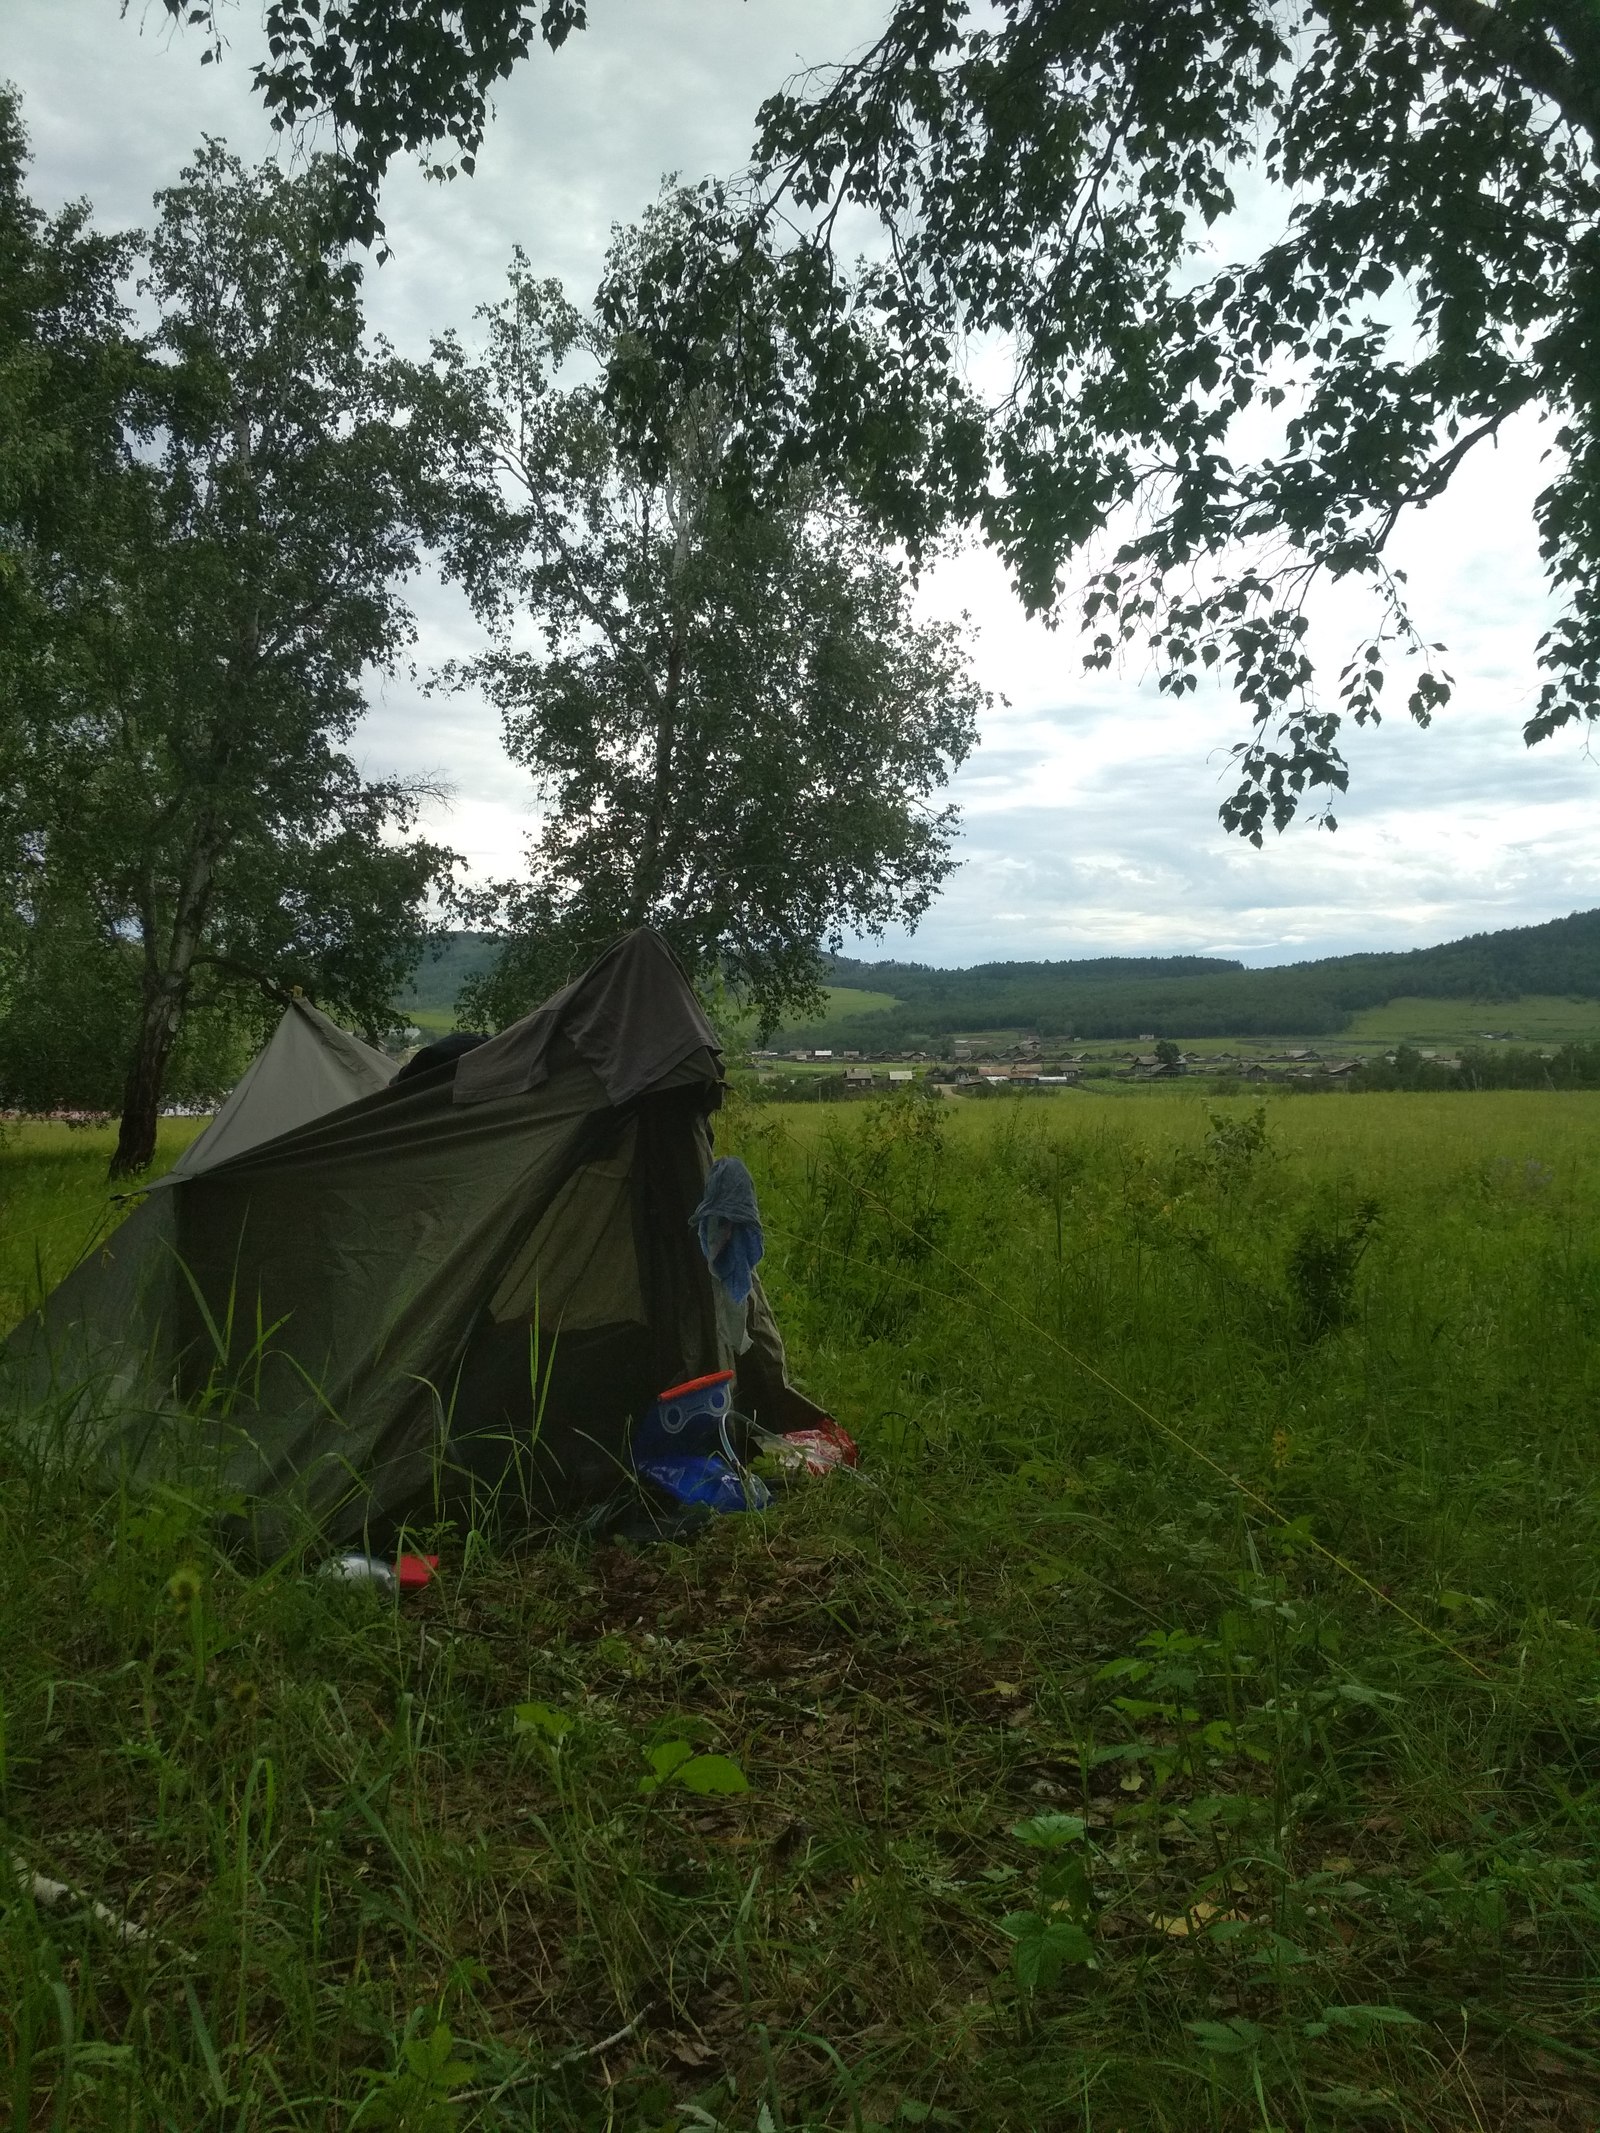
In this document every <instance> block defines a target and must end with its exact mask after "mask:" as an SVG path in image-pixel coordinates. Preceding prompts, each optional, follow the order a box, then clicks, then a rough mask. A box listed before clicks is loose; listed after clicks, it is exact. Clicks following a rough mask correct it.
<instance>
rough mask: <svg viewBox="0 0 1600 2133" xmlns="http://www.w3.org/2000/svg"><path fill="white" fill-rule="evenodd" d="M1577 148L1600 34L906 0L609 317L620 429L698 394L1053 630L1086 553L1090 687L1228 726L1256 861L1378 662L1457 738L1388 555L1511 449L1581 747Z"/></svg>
mask: <svg viewBox="0 0 1600 2133" xmlns="http://www.w3.org/2000/svg"><path fill="white" fill-rule="evenodd" d="M1597 139H1600V15H1597V14H1596V12H1595V10H1594V8H1593V6H1592V5H1591V4H1589V0H1500V4H1497V5H1496V4H1489V0H1419V4H1404V5H1402V4H1399V0H1309V4H1307V5H1305V6H1303V7H1301V8H1298V9H1296V10H1294V11H1290V10H1287V9H1285V8H1284V7H1282V6H1281V5H1278V4H1276V0H1195V4H1193V5H1187V6H1183V7H1172V6H1169V5H1166V4H1164V0H1140V4H1136V5H1134V6H1131V7H1130V6H1123V5H1110V4H1107V0H1088V4H1084V0H997V4H996V5H995V6H993V7H978V6H977V5H975V4H974V0H899V4H897V5H895V6H894V7H893V9H892V10H891V12H890V16H889V20H888V22H887V25H886V27H885V28H884V30H883V33H882V35H881V36H880V37H879V38H878V39H877V41H876V42H875V43H874V44H873V45H872V46H871V48H870V49H869V50H868V51H867V52H866V53H865V54H864V55H863V56H862V57H861V58H859V59H858V60H856V61H854V62H853V63H851V64H850V65H847V66H844V67H841V68H838V69H834V70H831V71H829V72H826V73H822V74H819V75H817V76H814V77H812V78H810V79H808V80H806V81H803V82H801V83H800V84H799V85H797V86H795V87H793V88H791V89H790V90H786V91H785V92H784V93H782V94H779V95H777V96H775V97H773V98H772V99H771V100H770V101H769V102H768V103H767V104H766V105H765V106H764V108H763V110H762V113H761V116H760V141H759V148H758V159H757V165H756V169H755V172H754V175H753V177H752V179H751V180H750V182H749V183H748V185H746V186H744V187H742V188H737V189H734V190H732V191H730V190H727V189H725V188H721V187H717V186H708V187H706V188H705V189H704V191H703V194H702V201H703V208H704V214H703V219H702V222H701V225H700V228H699V231H698V233H697V241H696V242H695V243H693V244H690V245H687V246H685V245H682V244H679V245H676V246H673V247H668V248H665V249H663V251H662V252H661V254H660V255H659V257H658V260H657V262H656V271H655V273H654V274H653V275H646V276H644V277H641V278H636V279H635V280H634V281H633V282H632V283H631V284H630V285H628V286H627V287H619V288H617V289H616V290H614V291H612V292H610V295H609V300H608V308H609V311H610V315H611V316H612V317H613V321H614V323H619V324H620V323H622V322H623V321H624V320H626V321H627V323H629V324H630V325H631V326H632V327H633V328H634V330H635V334H636V339H635V340H634V341H633V342H632V343H630V344H626V345H625V347H624V357H625V360H624V361H622V362H621V363H619V365H618V366H617V367H616V369H615V370H614V373H613V377H612V392H613V396H614V399H615V401H616V403H617V404H618V406H619V407H620V408H621V409H623V410H624V411H625V413H626V414H627V417H628V419H629V421H630V423H631V425H632V427H633V429H634V431H635V433H636V435H637V436H638V437H639V439H640V440H641V442H642V443H643V445H644V447H645V449H646V452H647V454H648V453H650V452H653V453H654V454H655V455H657V457H659V456H660V455H661V454H662V453H663V452H664V451H665V450H666V448H667V437H666V432H665V428H664V423H665V420H666V418H665V415H664V413H663V409H664V407H665V406H666V405H667V404H668V402H667V400H666V399H665V398H664V396H663V393H662V390H661V380H662V379H663V377H670V378H674V379H683V378H686V377H687V378H688V379H690V380H691V381H692V382H694V383H695V384H696V385H698V386H700V387H702V388H703V387H704V386H706V385H707V384H709V383H710V382H712V381H713V380H714V381H715V382H716V384H717V386H718V387H719V389H720V390H721V391H722V392H723V394H724V395H725V396H726V398H727V400H728V403H729V404H730V406H733V407H736V408H737V410H738V413H739V417H740V428H739V432H738V435H737V436H736V438H735V439H734V442H733V445H732V447H731V452H730V464H731V465H732V466H733V467H735V468H736V469H737V470H738V471H740V472H742V474H743V476H744V478H745V479H746V481H747V482H748V483H749V484H750V485H751V486H753V487H756V488H757V489H759V488H760V487H761V486H762V485H763V484H764V483H765V482H766V481H768V480H769V479H771V477H772V473H773V470H774V469H778V470H785V469H788V468H790V467H792V466H793V465H795V464H796V463H824V464H826V465H828V466H829V467H831V468H835V469H839V470H843V472H844V474H845V478H846V479H847V480H849V482H850V483H851V484H852V486H853V487H854V489H855V491H856V493H857V494H858V495H859V496H860V497H862V498H863V499H864V500H865V501H866V502H867V503H868V504H869V506H870V507H871V508H872V510H873V511H874V512H875V513H876V514H877V515H878V516H879V517H880V518H881V519H882V520H883V521H884V522H885V523H886V524H888V525H889V526H890V527H892V528H893V530H894V531H895V532H896V533H897V534H898V535H900V536H901V537H902V538H903V539H905V540H906V541H907V542H908V543H910V544H912V546H913V547H918V546H921V545H925V544H927V543H929V542H931V541H933V540H934V539H935V538H936V537H937V536H938V535H939V534H940V533H941V532H943V531H944V530H945V529H947V528H949V527H951V526H975V527H977V528H979V529H980V530H981V532H982V534H983V536H984V538H985V539H986V540H988V541H989V542H991V543H992V544H993V545H994V547H995V548H996V549H997V550H998V551H999V553H1000V554H1001V555H1002V556H1003V557H1004V558H1005V560H1006V562H1007V564H1008V565H1009V567H1010V570H1011V572H1012V575H1013V578H1014V581H1015V583H1016V586H1017V589H1018V591H1019V593H1020V594H1021V596H1022V598H1023V600H1024V601H1025V603H1026V604H1027V605H1028V607H1029V608H1030V609H1032V610H1034V611H1036V612H1041V613H1046V614H1050V615H1055V614H1057V613H1058V612H1059V607H1060V603H1061V601H1062V599H1063V597H1064V595H1065V593H1066V591H1067V588H1068V582H1069V580H1068V569H1069V565H1071V564H1072V562H1073V560H1074V559H1075V558H1078V557H1080V556H1083V555H1084V554H1085V553H1087V555H1088V557H1089V558H1090V559H1091V565H1092V567H1091V569H1090V572H1089V575H1088V578H1087V583H1086V586H1085V588H1084V592H1083V601H1082V620H1083V622H1084V625H1085V628H1086V630H1087V632H1088V648H1087V659H1088V663H1089V665H1090V666H1102V665H1105V664H1107V663H1109V662H1110V661H1112V660H1113V659H1114V658H1115V657H1116V656H1117V655H1118V653H1119V652H1120V651H1121V649H1122V648H1123V647H1124V646H1127V645H1130V644H1133V643H1135V642H1138V641H1142V642H1143V643H1145V644H1146V645H1147V646H1148V647H1149V649H1150V650H1151V651H1152V652H1153V653H1154V655H1155V658H1156V661H1157V666H1158V671H1159V674H1160V679H1161V684H1162V686H1163V687H1164V688H1165V689H1167V690H1169V691H1171V692H1173V693H1175V694H1180V695H1181V694H1183V693H1186V692H1188V691H1190V690H1192V689H1193V688H1194V687H1195V686H1196V681H1197V677H1198V676H1199V674H1201V673H1202V672H1204V671H1205V670H1206V669H1214V670H1215V671H1217V672H1218V673H1219V674H1220V675H1221V676H1222V677H1223V678H1224V679H1225V680H1226V682H1227V683H1228V684H1229V685H1230V686H1231V687H1232V688H1233V689H1234V690H1235V691H1236V692H1237V693H1238V695H1239V697H1240V699H1241V700H1242V702H1243V704H1244V706H1245V708H1246V710H1247V712H1248V714H1249V720H1250V729H1249V732H1248V735H1247V736H1246V737H1245V738H1244V739H1242V740H1241V741H1240V742H1239V743H1238V745H1237V748H1236V750H1235V754H1236V759H1237V771H1238V783H1237V786H1236V789H1235V790H1234V791H1233V793H1232V794H1231V796H1230V797H1229V798H1228V799H1227V800H1226V802H1225V803H1224V806H1223V809H1222V813H1223V819H1224V821H1225V822H1226V823H1227V824H1228V825H1229V826H1230V827H1231V828H1233V829H1235V830H1237V831H1240V832H1242V833H1244V834H1245V835H1247V836H1248V837H1250V838H1251V839H1252V840H1254V841H1255V842H1258V843H1259V842H1260V841H1261V836H1262V831H1263V829H1264V827H1265V825H1266V824H1267V823H1268V822H1271V823H1273V824H1274V825H1276V826H1277V827H1279V828H1281V827H1283V826H1284V824H1286V823H1287V822H1288V821H1289V819H1290V818H1291V817H1292V815H1293V814H1294V812H1295V811H1296V808H1297V806H1298V804H1299V802H1300V799H1301V796H1302V795H1303V794H1304V793H1305V791H1306V790H1307V788H1308V787H1321V788H1324V789H1329V788H1331V789H1333V790H1341V789H1343V787H1344V785H1345V782H1346V770H1345V765H1344V762H1343V759H1342V757H1341V754H1340V731H1341V724H1342V722H1343V720H1344V719H1346V718H1347V717H1353V718H1354V719H1355V720H1356V721H1358V722H1365V721H1370V720H1376V719H1377V718H1378V716H1379V712H1380V708H1381V703H1382V698H1383V689H1384V681H1385V669H1386V666H1387V665H1388V661H1389V655H1390V654H1393V653H1396V652H1398V653H1399V654H1400V655H1401V657H1402V659H1403V660H1405V661H1409V663H1410V664H1411V665H1412V667H1413V668H1414V672H1413V675H1412V680H1411V686H1410V690H1409V694H1408V696H1407V709H1408V711H1409V713H1410V715H1411V716H1412V717H1413V718H1415V719H1416V720H1418V721H1419V722H1421V723H1424V724H1426V723H1427V721H1428V719H1429V717H1430V715H1431V714H1432V712H1433V711H1434V710H1435V709H1436V708H1437V707H1438V706H1439V705H1440V704H1441V703H1443V702H1445V701H1446V700H1447V698H1448V695H1449V691H1450V682H1449V678H1448V676H1447V675H1446V674H1444V672H1443V671H1442V670H1441V669H1440V667H1439V666H1438V664H1437V662H1436V661H1435V660H1434V659H1433V657H1432V653H1433V651H1434V650H1436V649H1438V648H1437V647H1430V646H1428V645H1427V644H1426V643H1425V642H1424V640H1423V637H1422V635H1421V631H1420V626H1419V624H1418V623H1417V622H1415V621H1414V620H1413V618H1412V616H1411V614H1410V612H1409V610H1408V607H1407V605H1406V598H1405V592H1404V587H1403V584H1402V583H1401V581H1400V580H1399V578H1398V577H1397V575H1396V574H1395V572H1394V571H1393V570H1392V569H1391V568H1390V565H1389V563H1388V561H1387V549H1388V544H1389V541H1390V538H1391V536H1392V534H1393V532H1394V529H1395V527H1396V525H1397V524H1398V523H1399V522H1400V520H1401V519H1402V518H1403V516H1404V515H1405V514H1406V513H1407V512H1408V511H1409V510H1412V509H1414V508H1417V507H1420V506H1422V505H1425V504H1427V503H1429V502H1431V501H1433V500H1436V499H1437V498H1439V497H1440V496H1441V495H1443V494H1444V492H1445V491H1446V489H1447V488H1448V486H1449V484H1450V482H1451V480H1452V479H1453V477H1454V476H1455V474H1456V472H1457V470H1458V469H1459V468H1460V466H1461V464H1462V462H1463V461H1464V459H1465V458H1466V457H1467V455H1468V454H1469V453H1470V452H1472V451H1473V450H1474V449H1476V448H1478V447H1479V446H1481V445H1483V444H1485V443H1488V442H1490V441H1491V440H1493V439H1494V438H1495V437H1496V436H1498V435H1499V434H1500V432H1501V431H1502V430H1503V429H1504V428H1505V426H1506V425H1507V424H1508V423H1510V422H1512V421H1513V420H1514V419H1515V418H1517V417H1518V416H1521V415H1523V414H1529V415H1536V416H1538V417H1539V418H1541V419H1543V420H1546V421H1547V422H1548V423H1549V425H1550V429H1549V444H1550V461H1551V468H1552V471H1551V478H1550V481H1549V483H1548V486H1547V487H1546V488H1545V490H1544V492H1543V493H1542V495H1541V496H1540V498H1539V501H1538V505H1537V517H1538V528H1539V535H1540V541H1541V547H1542V552H1543V555H1544V559H1545V563H1546V567H1547V570H1548V573H1549V577H1550V580H1551V583H1552V586H1553V588H1554V591H1555V593H1556V596H1557V598H1558V600H1559V602H1560V609H1561V611H1560V614H1559V618H1558V619H1557V621H1556V622H1555V624H1554V626H1553V627H1552V628H1551V630H1550V631H1549V633H1548V634H1547V635H1546V636H1545V637H1544V638H1543V639H1542V640H1541V643H1540V646H1539V661H1540V664H1541V667H1542V670H1543V674H1544V681H1543V686H1542V688H1541V690H1540V694H1539V698H1538V702H1537V706H1536V708H1535V710H1534V712H1533V715H1532V716H1531V718H1530V719H1529V720H1528V723H1527V728H1526V733H1527V738H1528V740H1529V741H1530V742H1532V741H1535V740H1539V739H1542V738H1544V737H1545V736H1547V735H1549V734H1551V733H1553V732H1555V731H1556V730H1558V729H1559V728H1560V727H1562V726H1564V725H1566V724H1568V723H1570V722H1572V721H1574V720H1592V719H1593V718H1594V717H1595V716H1596V715H1597V713H1600V420H1597V411H1596V395H1597V393H1600V277H1597V272H1596V269H1597V264H1600V170H1597V165H1596V144H1597ZM856 210H864V211H865V212H866V213H867V214H868V215H870V216H872V217H873V218H875V220H876V221H877V223H878V225H879V226H880V229H881V232H882V238H883V242H882V245H881V247H880V251H879V256H877V257H876V258H875V259H873V260H871V261H869V262H867V263H865V264H856V265H854V266H852V265H850V264H849V263H848V262H845V261H842V260H841V259H840V257H839V256H838V245H839V232H840V231H841V230H842V229H846V228H850V227H853V226H854V225H853V224H852V223H851V222H850V221H849V220H848V219H846V217H847V211H856ZM1236 215H1237V217H1238V222H1236V221H1234V220H1233V219H1231V218H1234V217H1235V216H1236ZM1263 219H1269V220H1270V219H1275V221H1276V226H1277V227H1276V234H1274V235H1273V236H1272V237H1271V238H1270V241H1268V242H1266V243H1265V244H1263V245H1261V246H1260V247H1259V248H1258V249H1255V250H1254V251H1253V256H1246V257H1244V258H1242V259H1239V260H1234V259H1232V258H1230V257H1229V256H1228V253H1229V247H1230V246H1231V245H1232V244H1233V243H1235V242H1236V241H1237V240H1236V234H1235V233H1236V230H1237V228H1238V225H1239V222H1246V223H1251V224H1253V223H1256V222H1259V221H1261V220H1263ZM708 322H712V323H714V325H715V327H716V329H717V330H716V331H714V332H713V331H708ZM996 346H998V347H999V348H1000V349H1001V350H1003V351H1004V353H1005V356H1006V357H1007V358H1008V359H1009V360H1008V375H1007V377H1006V379H1005V381H1004V384H1003V386H1002V387H1001V388H1000V389H998V390H997V391H996V392H994V393H993V394H992V395H991V396H990V397H989V399H988V400H987V401H985V400H982V399H980V397H979V395H978V393H977V392H976V390H975V389H974V387H973V385H972V383H971V382H970V378H971V370H970V365H969V358H970V356H971V355H972V354H973V352H974V351H975V350H976V352H977V353H978V354H979V355H980V356H983V355H986V354H987V355H989V356H992V355H993V353H994V350H995V348H996ZM981 367H982V366H981V365H980V368H981ZM1343 578H1352V579H1356V580H1360V581H1364V582H1365V583H1366V585H1367V586H1368V587H1369V588H1370V590H1371V593H1372V595H1373V601H1374V606H1373V619H1372V622H1371V626H1370V629H1369V631H1368V633H1367V635H1366V638H1365V641H1364V642H1362V643H1361V644H1360V645H1359V646H1358V647H1357V648H1356V651H1355V653H1354V655H1353V657H1352V658H1351V660H1350V662H1349V664H1348V665H1347V666H1346V668H1345V669H1344V671H1343V673H1342V674H1341V676H1340V678H1339V682H1338V687H1337V694H1336V697H1335V699H1334V700H1333V701H1332V702H1330V701H1329V700H1328V697H1327V696H1326V695H1325V694H1323V693H1319V690H1318V687H1317V675H1316V673H1315V671H1314V668H1313V663H1312V660H1311V657H1310V654H1309V651H1308V644H1307V628H1308V624H1307V617H1306V599H1307V595H1308V593H1309V592H1310V590H1311V588H1312V587H1313V585H1314V584H1315V583H1316V582H1317V581H1319V580H1336V579H1343ZM1327 819H1328V820H1329V821H1330V822H1331V820H1332V817H1331V815H1329V816H1328V818H1327Z"/></svg>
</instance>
